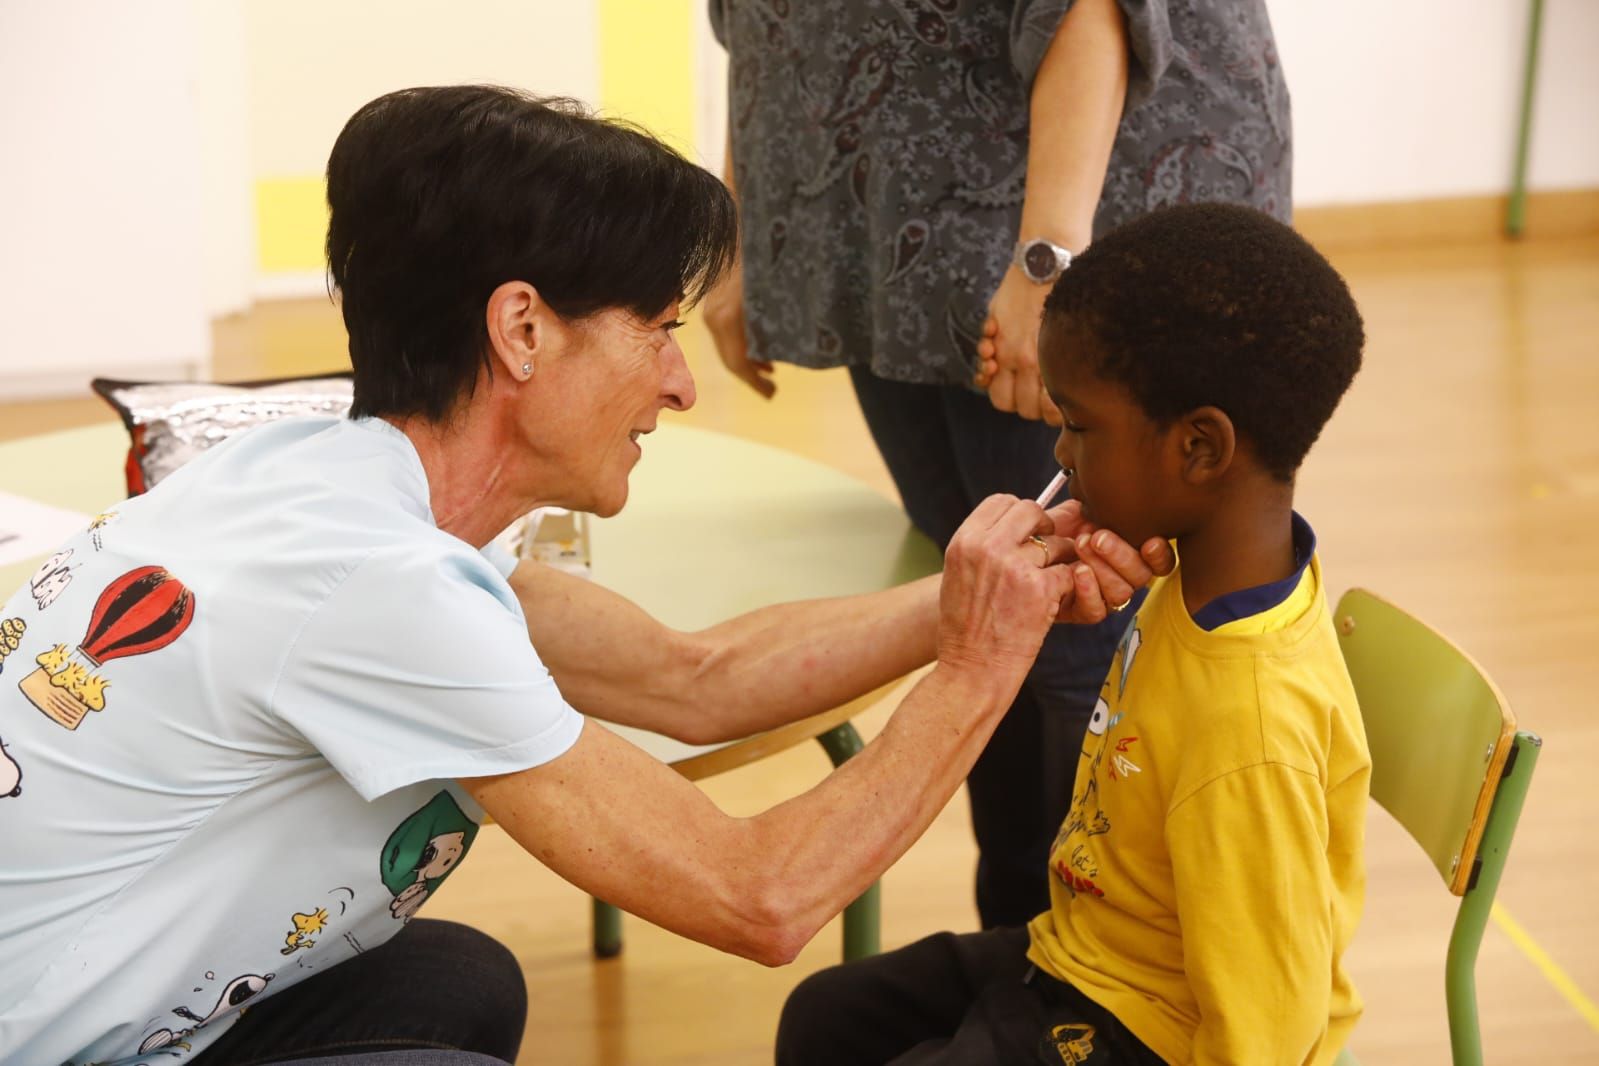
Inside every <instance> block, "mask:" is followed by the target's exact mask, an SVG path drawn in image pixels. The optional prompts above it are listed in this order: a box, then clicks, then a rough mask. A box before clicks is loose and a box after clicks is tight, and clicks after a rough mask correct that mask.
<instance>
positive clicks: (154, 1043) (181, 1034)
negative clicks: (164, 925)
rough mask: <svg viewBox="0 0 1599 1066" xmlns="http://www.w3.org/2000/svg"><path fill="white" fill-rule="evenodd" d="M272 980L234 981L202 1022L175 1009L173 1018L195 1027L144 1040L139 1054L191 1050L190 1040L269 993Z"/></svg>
mask: <svg viewBox="0 0 1599 1066" xmlns="http://www.w3.org/2000/svg"><path fill="white" fill-rule="evenodd" d="M210 976H211V975H210V974H209V973H208V974H206V977H208V978H209V977H210ZM273 976H274V975H273V974H255V973H247V974H245V975H244V976H242V977H235V978H234V979H233V980H231V981H229V982H228V983H227V986H226V987H224V988H223V989H222V994H221V995H220V996H218V997H217V1002H216V1006H214V1007H212V1008H211V1013H210V1014H207V1015H206V1016H205V1017H203V1018H202V1017H200V1015H198V1014H196V1013H195V1012H194V1011H192V1010H190V1009H189V1008H188V1007H173V1008H172V1013H173V1014H176V1015H177V1016H178V1017H180V1018H184V1019H186V1020H188V1021H191V1022H193V1023H194V1024H193V1025H191V1026H189V1027H187V1028H184V1029H178V1030H172V1029H157V1030H156V1031H155V1032H153V1033H151V1034H150V1035H149V1036H147V1037H145V1038H144V1043H142V1044H140V1045H139V1054H141V1055H148V1054H149V1053H150V1052H152V1051H160V1050H161V1049H163V1048H182V1049H183V1050H184V1051H188V1050H190V1048H189V1043H188V1040H189V1037H191V1036H193V1035H194V1034H195V1033H196V1032H197V1031H199V1030H200V1029H203V1028H205V1027H206V1026H207V1025H210V1024H211V1023H212V1022H214V1021H216V1020H217V1019H218V1018H220V1017H222V1016H223V1015H224V1014H228V1013H230V1012H232V1011H235V1010H238V1009H239V1008H241V1007H243V1006H244V1004H245V1003H248V1002H249V1001H250V1000H252V999H254V998H255V997H256V996H259V995H260V994H261V993H262V992H264V991H265V990H266V986H267V983H268V982H269V981H271V980H272V978H273ZM196 991H198V989H197V990H196ZM173 1054H177V1052H173Z"/></svg>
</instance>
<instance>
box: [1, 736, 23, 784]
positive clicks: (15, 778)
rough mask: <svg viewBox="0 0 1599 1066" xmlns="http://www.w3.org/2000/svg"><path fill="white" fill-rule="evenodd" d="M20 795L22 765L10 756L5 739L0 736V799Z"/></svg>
mask: <svg viewBox="0 0 1599 1066" xmlns="http://www.w3.org/2000/svg"><path fill="white" fill-rule="evenodd" d="M20 795H22V767H21V766H20V765H18V764H17V760H15V759H13V758H12V757H11V753H10V752H9V751H7V750H6V742H5V739H4V738H3V737H0V799H11V798H12V797H13V796H20Z"/></svg>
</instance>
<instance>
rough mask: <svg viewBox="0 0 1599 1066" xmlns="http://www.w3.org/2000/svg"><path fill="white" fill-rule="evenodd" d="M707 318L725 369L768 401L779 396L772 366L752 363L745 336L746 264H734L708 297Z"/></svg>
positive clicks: (740, 262)
mask: <svg viewBox="0 0 1599 1066" xmlns="http://www.w3.org/2000/svg"><path fill="white" fill-rule="evenodd" d="M701 310H702V311H703V313H704V315H705V328H706V329H707V330H708V331H710V334H711V342H712V343H713V344H715V345H716V354H717V355H719V356H721V359H722V365H723V366H725V367H727V369H728V370H729V371H731V372H732V374H733V376H734V377H736V378H738V379H739V380H740V381H742V382H743V383H744V384H746V385H748V386H749V387H750V388H752V389H754V390H755V391H756V392H758V393H760V394H761V395H762V396H764V397H766V398H767V399H768V400H770V399H771V398H772V396H773V395H774V394H775V393H776V392H777V383H776V382H774V381H773V380H772V364H771V363H770V362H768V361H766V360H763V359H751V358H750V347H749V336H748V335H747V334H746V333H745V332H744V263H743V261H742V260H740V261H739V262H737V263H734V264H733V268H732V269H731V270H729V271H728V272H727V274H726V275H725V276H724V277H723V278H722V280H721V281H720V282H718V283H717V285H716V287H715V288H714V289H712V290H711V291H710V292H708V293H706V295H705V301H704V303H703V304H701Z"/></svg>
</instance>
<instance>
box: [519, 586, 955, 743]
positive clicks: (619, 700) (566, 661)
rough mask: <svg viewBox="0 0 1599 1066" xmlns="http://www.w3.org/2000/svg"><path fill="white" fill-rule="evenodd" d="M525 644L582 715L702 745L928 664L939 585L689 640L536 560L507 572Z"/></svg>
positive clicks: (801, 608)
mask: <svg viewBox="0 0 1599 1066" xmlns="http://www.w3.org/2000/svg"><path fill="white" fill-rule="evenodd" d="M511 588H512V589H513V590H514V591H515V592H516V595H517V598H518V599H519V600H520V601H521V603H522V609H523V613H524V614H525V615H526V616H527V626H528V635H529V636H530V637H531V638H532V640H533V646H534V647H535V648H536V649H538V653H539V658H541V659H542V660H543V661H544V664H545V665H546V666H547V667H549V669H550V673H551V674H552V675H553V676H554V677H555V683H556V685H558V686H559V687H560V689H561V692H562V694H563V695H564V696H565V697H566V699H567V702H569V703H571V704H572V705H573V706H574V707H576V708H577V709H578V710H580V711H582V712H583V713H584V714H588V715H592V716H594V717H596V718H602V719H605V720H606V721H610V722H618V723H621V724H623V725H631V726H638V727H640V728H643V729H649V730H651V731H653V732H657V733H664V734H666V735H667V736H671V737H675V738H677V739H679V740H682V741H684V742H685V743H689V744H712V743H717V742H719V741H723V740H732V739H735V738H737V737H744V736H748V735H750V734H751V733H758V732H760V731H762V730H766V729H772V728H775V727H777V726H779V725H783V724H784V723H787V722H791V721H794V720H796V719H799V718H804V717H806V716H807V715H811V714H816V713H818V712H820V711H825V710H828V709H830V708H833V707H837V706H840V705H842V704H844V703H847V702H848V701H849V700H852V699H854V698H855V697H856V696H859V695H862V694H863V693H866V692H870V691H871V690H872V689H874V688H877V687H878V686H880V685H885V684H887V683H889V682H890V681H893V680H895V679H896V678H899V677H903V676H904V675H905V674H908V673H910V672H911V671H912V670H914V669H916V668H917V667H919V666H923V665H925V664H926V663H928V662H929V661H930V660H931V659H932V658H933V651H934V641H935V639H936V636H937V631H938V589H939V579H938V577H936V576H934V577H927V578H923V579H921V580H920V581H915V582H912V583H911V584H908V585H901V586H899V587H897V588H892V589H887V590H885V591H882V592H874V593H868V594H864V595H860V596H844V597H835V598H831V599H822V600H804V601H800V602H796V603H785V604H778V605H775V606H772V607H764V608H761V609H759V610H755V611H751V612H750V613H748V614H743V615H739V616H738V617H736V618H733V619H730V620H729V621H726V622H723V623H721V624H719V625H716V626H713V627H711V628H710V629H706V630H703V631H701V632H698V633H682V632H679V631H677V630H674V629H671V628H669V627H667V626H664V625H662V624H661V623H660V622H658V621H656V620H655V619H654V618H652V617H651V616H650V615H649V614H647V613H645V611H644V610H643V609H642V608H640V607H639V606H638V605H636V604H634V603H633V602H632V601H630V600H627V599H625V598H623V597H622V596H619V595H617V594H616V593H614V592H612V591H610V590H609V589H606V588H604V587H602V586H600V585H596V584H594V583H593V582H591V581H585V580H584V579H582V578H579V577H574V576H572V575H570V574H565V573H562V572H560V571H558V570H554V569H551V568H550V567H546V566H539V565H537V564H535V563H523V564H521V565H520V566H518V567H517V569H516V571H515V572H514V573H513V574H512V575H511Z"/></svg>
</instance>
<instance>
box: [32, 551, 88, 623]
mask: <svg viewBox="0 0 1599 1066" xmlns="http://www.w3.org/2000/svg"><path fill="white" fill-rule="evenodd" d="M71 564H72V549H71V548H68V549H67V550H66V551H59V552H56V553H55V554H54V555H52V556H50V558H48V559H46V560H45V561H44V562H42V563H40V564H39V569H37V570H35V571H34V572H33V576H32V577H30V578H28V591H29V592H31V593H32V594H33V602H34V604H35V605H36V606H37V607H38V608H39V610H41V611H42V610H44V609H45V608H46V607H48V606H50V605H51V604H52V603H54V602H56V597H58V596H60V595H61V594H62V593H63V592H65V591H67V586H68V585H70V584H72V571H73V570H75V569H77V568H76V567H74V566H73V565H71Z"/></svg>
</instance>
